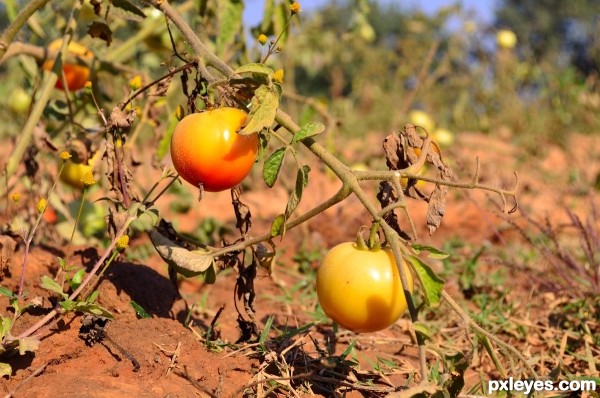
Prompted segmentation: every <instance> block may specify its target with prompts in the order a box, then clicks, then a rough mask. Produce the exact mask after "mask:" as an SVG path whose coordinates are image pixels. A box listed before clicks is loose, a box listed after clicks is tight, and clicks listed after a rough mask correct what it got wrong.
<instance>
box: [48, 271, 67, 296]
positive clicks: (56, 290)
mask: <svg viewBox="0 0 600 398" xmlns="http://www.w3.org/2000/svg"><path fill="white" fill-rule="evenodd" d="M42 288H43V289H46V290H50V291H51V292H54V293H58V294H59V295H61V296H62V297H65V298H66V297H68V296H67V294H66V293H65V292H63V289H62V286H60V285H59V284H58V283H56V282H55V281H54V280H53V279H52V278H50V277H49V276H47V275H44V276H42Z"/></svg>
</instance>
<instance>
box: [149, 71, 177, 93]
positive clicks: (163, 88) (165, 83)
mask: <svg viewBox="0 0 600 398" xmlns="http://www.w3.org/2000/svg"><path fill="white" fill-rule="evenodd" d="M170 71H171V70H169V72H170ZM171 81H173V75H171V76H169V77H167V78H166V79H163V80H161V81H160V82H159V83H158V84H157V85H156V86H155V88H154V91H152V93H150V95H151V96H153V97H164V96H166V95H167V90H169V87H170V86H171Z"/></svg>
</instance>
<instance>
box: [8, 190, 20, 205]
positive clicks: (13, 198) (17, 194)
mask: <svg viewBox="0 0 600 398" xmlns="http://www.w3.org/2000/svg"><path fill="white" fill-rule="evenodd" d="M10 198H11V199H12V200H13V202H15V203H19V200H21V194H20V193H18V192H15V193H13V194H12V195H10Z"/></svg>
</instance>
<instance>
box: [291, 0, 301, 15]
mask: <svg viewBox="0 0 600 398" xmlns="http://www.w3.org/2000/svg"><path fill="white" fill-rule="evenodd" d="M290 10H291V11H292V15H294V14H298V13H299V12H300V11H302V10H301V9H300V3H298V2H297V1H295V2H293V3H292V4H291V5H290Z"/></svg>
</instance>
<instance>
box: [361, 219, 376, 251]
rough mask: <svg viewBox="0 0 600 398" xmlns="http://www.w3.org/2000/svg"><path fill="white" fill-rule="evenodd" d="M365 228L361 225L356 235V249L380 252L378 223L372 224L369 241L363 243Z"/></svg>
mask: <svg viewBox="0 0 600 398" xmlns="http://www.w3.org/2000/svg"><path fill="white" fill-rule="evenodd" d="M366 228H367V226H366V225H363V226H362V227H360V229H359V230H358V233H357V234H356V247H357V248H358V249H360V250H366V251H379V250H381V241H380V240H379V222H374V223H373V225H371V229H370V231H369V239H368V240H367V241H366V242H365V238H363V235H362V234H363V231H364V230H365V229H366Z"/></svg>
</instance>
